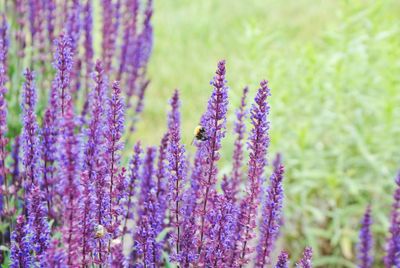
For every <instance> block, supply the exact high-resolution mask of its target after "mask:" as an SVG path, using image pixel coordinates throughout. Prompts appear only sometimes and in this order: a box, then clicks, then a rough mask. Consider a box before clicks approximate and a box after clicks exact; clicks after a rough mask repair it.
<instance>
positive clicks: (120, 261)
mask: <svg viewBox="0 0 400 268" xmlns="http://www.w3.org/2000/svg"><path fill="white" fill-rule="evenodd" d="M111 256H112V260H111V265H110V267H111V268H121V267H127V261H126V258H125V256H124V252H123V248H122V244H121V243H118V244H116V245H113V246H112V248H111Z"/></svg>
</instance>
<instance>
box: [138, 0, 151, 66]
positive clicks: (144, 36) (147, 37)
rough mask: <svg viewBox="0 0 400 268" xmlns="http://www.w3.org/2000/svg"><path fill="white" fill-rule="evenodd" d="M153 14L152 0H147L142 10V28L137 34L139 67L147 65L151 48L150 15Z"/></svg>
mask: <svg viewBox="0 0 400 268" xmlns="http://www.w3.org/2000/svg"><path fill="white" fill-rule="evenodd" d="M152 16H153V0H147V4H146V9H145V12H144V21H143V30H142V32H141V33H140V35H139V36H138V38H139V40H138V42H139V51H140V53H139V67H140V68H143V67H145V66H146V65H147V63H148V61H149V58H150V55H151V51H152V49H153V26H152V25H151V17H152Z"/></svg>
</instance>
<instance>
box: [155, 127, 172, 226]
mask: <svg viewBox="0 0 400 268" xmlns="http://www.w3.org/2000/svg"><path fill="white" fill-rule="evenodd" d="M168 145H169V133H168V132H167V133H165V134H164V136H163V137H162V139H161V143H160V145H159V147H158V161H157V171H156V179H157V181H156V198H157V203H158V205H159V212H158V216H159V217H160V223H161V225H162V226H160V228H161V227H164V222H163V221H164V218H165V214H166V211H167V208H168V201H167V199H168V196H167V195H168V194H167V193H168V179H169V171H168V166H169V165H168V164H169V163H168V159H167V157H168Z"/></svg>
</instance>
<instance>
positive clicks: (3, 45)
mask: <svg viewBox="0 0 400 268" xmlns="http://www.w3.org/2000/svg"><path fill="white" fill-rule="evenodd" d="M8 42H9V41H8V25H7V21H6V17H5V15H4V14H2V15H1V18H0V187H2V186H3V183H4V190H5V191H7V188H8V187H7V177H6V166H5V159H6V157H7V150H6V146H7V143H8V139H7V138H6V132H7V103H6V99H5V95H6V93H7V88H6V83H7V80H8V77H7V56H8ZM5 198H6V207H7V209H8V194H7V192H6V193H5ZM2 212H3V195H2V190H0V215H2Z"/></svg>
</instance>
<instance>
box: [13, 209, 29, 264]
mask: <svg viewBox="0 0 400 268" xmlns="http://www.w3.org/2000/svg"><path fill="white" fill-rule="evenodd" d="M28 230H29V227H28V224H26V221H25V218H24V216H22V215H20V216H18V218H17V223H16V226H15V229H14V231H13V233H12V237H11V256H10V259H11V265H10V267H11V268H20V267H31V265H32V264H33V258H32V255H31V253H30V252H31V251H32V250H33V246H32V242H31V240H30V235H29V233H28Z"/></svg>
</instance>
